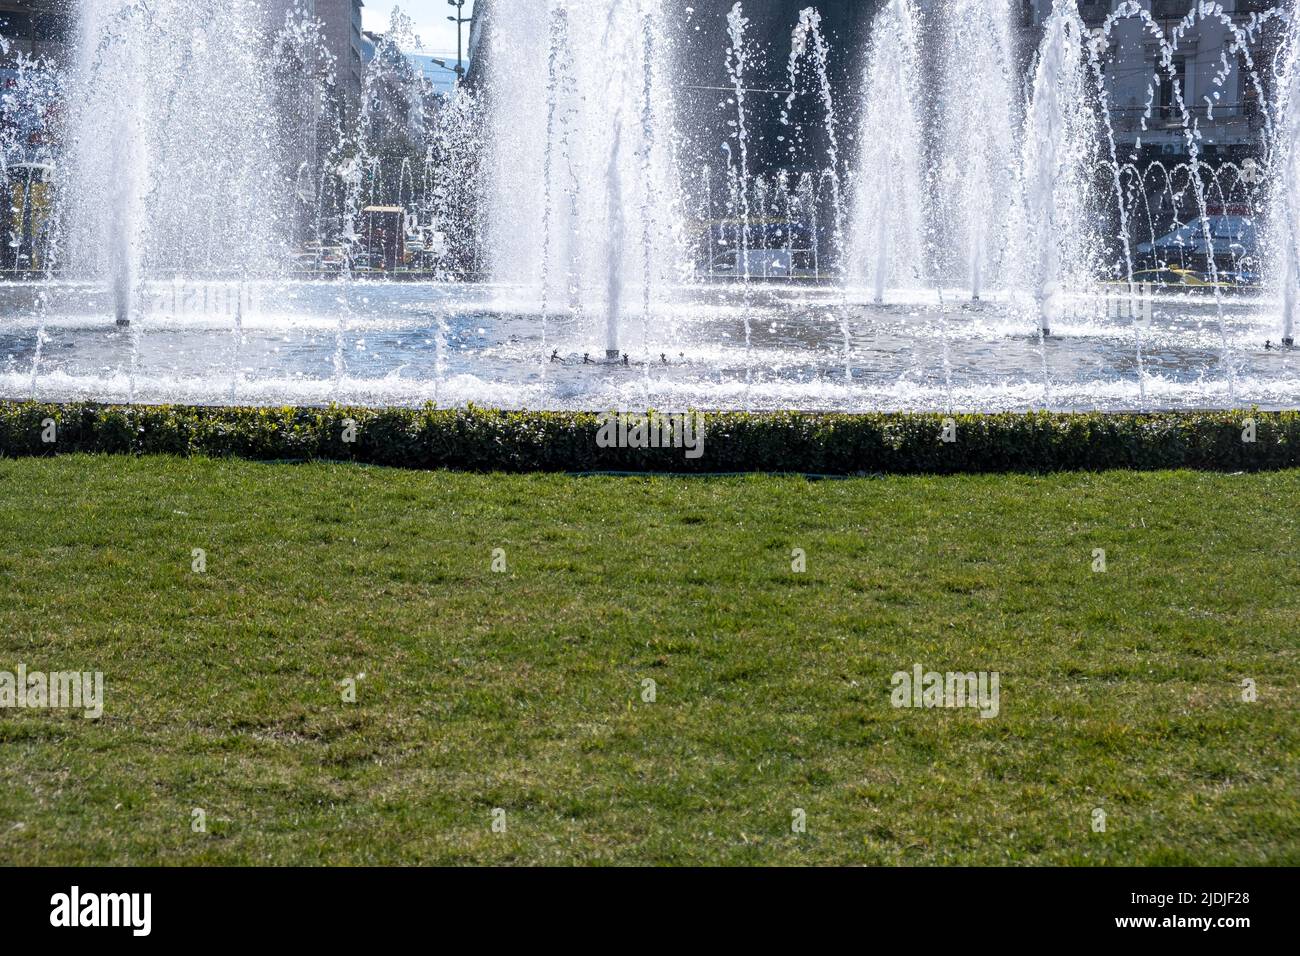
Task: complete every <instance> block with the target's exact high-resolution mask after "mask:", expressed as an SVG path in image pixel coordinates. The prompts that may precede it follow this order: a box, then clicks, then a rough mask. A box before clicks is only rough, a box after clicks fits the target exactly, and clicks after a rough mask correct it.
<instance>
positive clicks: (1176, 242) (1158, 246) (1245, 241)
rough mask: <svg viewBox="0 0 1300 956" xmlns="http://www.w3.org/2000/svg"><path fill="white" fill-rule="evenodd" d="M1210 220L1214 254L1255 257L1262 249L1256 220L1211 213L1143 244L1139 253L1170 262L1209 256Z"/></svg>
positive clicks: (1136, 250) (1138, 249)
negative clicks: (1206, 238)
mask: <svg viewBox="0 0 1300 956" xmlns="http://www.w3.org/2000/svg"><path fill="white" fill-rule="evenodd" d="M1207 222H1208V223H1209V227H1210V242H1211V243H1212V245H1213V248H1214V255H1215V256H1216V257H1218V256H1231V257H1232V258H1233V259H1242V258H1244V257H1246V256H1254V255H1255V253H1256V252H1257V251H1258V249H1259V238H1258V235H1257V233H1256V231H1255V223H1254V221H1253V220H1250V219H1247V218H1246V217H1245V216H1208V217H1205V218H1199V217H1198V218H1196V219H1193V220H1192V221H1191V222H1189V223H1187V224H1186V225H1183V226H1179V227H1178V228H1177V229H1175V230H1174V231H1173V232H1171V233H1168V234H1167V235H1164V236H1161V237H1160V238H1159V239H1157V240H1156V241H1155V242H1154V243H1150V242H1143V243H1139V244H1138V245H1137V246H1136V247H1135V249H1134V251H1135V252H1137V253H1138V255H1143V256H1155V257H1156V258H1158V259H1162V260H1165V261H1169V260H1170V259H1178V258H1180V257H1182V256H1205V254H1206V249H1207V246H1206V242H1205V226H1206V223H1207Z"/></svg>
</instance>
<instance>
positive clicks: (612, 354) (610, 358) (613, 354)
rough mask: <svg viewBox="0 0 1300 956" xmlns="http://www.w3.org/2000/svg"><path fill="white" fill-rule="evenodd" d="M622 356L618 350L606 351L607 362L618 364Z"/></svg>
mask: <svg viewBox="0 0 1300 956" xmlns="http://www.w3.org/2000/svg"><path fill="white" fill-rule="evenodd" d="M622 354H623V353H622V352H620V351H619V350H618V349H605V360H606V361H607V362H617V361H618V360H619V357H620V356H621V355H622Z"/></svg>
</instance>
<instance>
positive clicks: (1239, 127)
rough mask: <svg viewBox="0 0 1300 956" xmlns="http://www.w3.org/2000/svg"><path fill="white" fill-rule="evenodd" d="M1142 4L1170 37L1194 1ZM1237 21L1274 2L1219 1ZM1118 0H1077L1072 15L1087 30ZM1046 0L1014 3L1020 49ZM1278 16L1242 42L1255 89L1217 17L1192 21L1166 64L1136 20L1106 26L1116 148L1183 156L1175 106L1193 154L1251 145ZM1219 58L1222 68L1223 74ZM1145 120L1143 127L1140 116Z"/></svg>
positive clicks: (1238, 151) (1043, 14)
mask: <svg viewBox="0 0 1300 956" xmlns="http://www.w3.org/2000/svg"><path fill="white" fill-rule="evenodd" d="M1139 2H1140V3H1141V4H1142V6H1143V8H1144V9H1146V10H1148V11H1149V12H1150V13H1151V15H1152V17H1153V18H1154V19H1155V20H1156V21H1157V22H1158V23H1159V24H1160V26H1161V27H1162V28H1163V30H1164V31H1165V33H1166V34H1167V35H1169V34H1172V33H1173V32H1174V30H1175V28H1177V26H1178V24H1179V21H1181V20H1182V19H1183V18H1184V17H1185V16H1187V14H1188V12H1189V11H1190V10H1191V9H1192V8H1193V6H1194V0H1139ZM1219 2H1220V3H1221V5H1222V7H1223V10H1224V11H1225V12H1226V13H1229V14H1231V16H1232V20H1233V22H1234V24H1235V25H1237V26H1239V27H1240V26H1244V25H1246V24H1248V23H1249V22H1250V20H1251V18H1252V17H1254V16H1256V15H1257V14H1260V13H1263V12H1265V11H1267V10H1270V9H1272V8H1274V7H1276V6H1278V0H1219ZM1119 5H1120V4H1119V0H1080V3H1079V13H1080V15H1081V16H1082V17H1083V20H1084V22H1085V23H1086V24H1087V25H1088V26H1089V27H1091V28H1092V29H1094V30H1095V29H1098V28H1099V27H1101V25H1102V23H1103V22H1104V21H1105V19H1106V18H1107V17H1108V16H1110V15H1111V14H1112V13H1114V12H1115V9H1116V7H1118V6H1119ZM1051 10H1052V0H1022V3H1021V26H1022V29H1023V30H1024V34H1025V41H1026V47H1027V48H1028V49H1029V50H1030V51H1032V50H1033V49H1034V48H1035V47H1036V46H1037V44H1038V39H1039V37H1040V35H1041V30H1042V26H1043V23H1044V21H1045V20H1046V19H1047V18H1048V16H1049V15H1050V14H1051ZM1280 26H1281V23H1280V21H1274V23H1273V24H1271V25H1270V28H1265V29H1262V30H1260V31H1259V36H1258V38H1257V40H1256V42H1255V43H1254V44H1252V45H1251V47H1250V56H1251V58H1252V60H1253V61H1254V64H1255V67H1256V70H1255V73H1256V75H1257V76H1258V78H1259V83H1260V86H1259V87H1256V85H1255V82H1254V80H1253V79H1252V77H1251V73H1250V71H1249V69H1248V67H1247V61H1246V57H1245V56H1244V55H1243V54H1242V53H1241V52H1240V51H1233V50H1232V49H1231V47H1232V45H1233V36H1232V32H1231V30H1230V29H1229V28H1228V27H1227V26H1225V25H1224V24H1223V23H1221V22H1219V21H1218V19H1217V18H1213V17H1211V18H1206V19H1202V20H1198V22H1196V24H1195V25H1194V26H1192V27H1191V28H1190V29H1189V30H1188V31H1187V32H1186V34H1185V35H1184V36H1183V37H1182V39H1181V40H1180V41H1179V44H1178V49H1177V51H1176V53H1175V55H1174V59H1173V69H1172V71H1170V70H1165V69H1163V68H1162V66H1161V55H1162V54H1161V48H1160V45H1159V43H1158V42H1157V40H1156V39H1155V38H1154V37H1152V36H1151V34H1150V32H1149V31H1148V30H1146V29H1145V27H1144V24H1143V23H1142V21H1141V20H1140V19H1138V18H1136V17H1129V18H1126V19H1124V20H1121V21H1117V22H1116V23H1115V25H1114V26H1113V27H1112V29H1111V33H1110V39H1109V46H1108V48H1107V49H1106V51H1105V56H1106V75H1107V89H1108V92H1109V95H1110V111H1111V117H1112V125H1113V126H1114V130H1115V138H1116V142H1117V144H1118V145H1120V146H1121V147H1123V148H1125V149H1127V150H1128V151H1129V152H1130V153H1131V154H1140V155H1141V156H1142V157H1143V158H1146V159H1154V158H1161V157H1178V156H1185V155H1186V154H1187V151H1188V144H1187V136H1186V133H1185V131H1184V121H1183V111H1182V110H1181V109H1180V108H1179V105H1178V95H1177V94H1179V93H1180V94H1181V98H1182V102H1183V105H1184V106H1185V107H1186V108H1187V110H1188V111H1189V112H1191V113H1193V115H1194V117H1195V119H1196V123H1197V127H1198V128H1199V130H1200V134H1201V138H1200V149H1201V158H1202V159H1205V160H1207V161H1211V162H1213V161H1216V160H1219V159H1233V158H1240V157H1242V156H1243V155H1245V154H1249V153H1252V152H1254V151H1256V150H1257V149H1258V148H1259V143H1260V139H1261V134H1262V131H1263V127H1264V115H1263V110H1262V109H1261V97H1260V89H1261V88H1262V90H1263V93H1264V97H1263V100H1264V101H1267V100H1268V99H1269V98H1271V96H1272V95H1273V90H1272V83H1271V75H1272V69H1271V67H1272V59H1273V56H1274V55H1275V53H1276V52H1277V48H1278V43H1279V41H1280V30H1278V29H1273V28H1271V27H1280ZM1225 63H1226V64H1227V66H1228V67H1229V69H1228V71H1227V75H1226V76H1223V75H1222V74H1223V72H1224V68H1225ZM1144 116H1145V117H1147V118H1146V122H1145V127H1146V128H1145V129H1144V128H1143V126H1144V123H1143V118H1144Z"/></svg>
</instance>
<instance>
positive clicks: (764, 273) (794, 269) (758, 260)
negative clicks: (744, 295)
mask: <svg viewBox="0 0 1300 956" xmlns="http://www.w3.org/2000/svg"><path fill="white" fill-rule="evenodd" d="M738 262H739V263H740V267H739V268H738V267H737V263H738ZM746 264H748V266H749V269H748V273H746V270H745V268H744V267H745V265H746ZM709 274H710V275H712V276H714V277H718V278H729V279H734V278H742V277H744V276H745V275H746V274H748V276H749V278H750V279H811V278H814V277H815V276H816V274H817V273H816V270H814V269H813V262H812V250H811V249H793V250H788V251H787V250H785V249H749V250H746V252H745V256H744V258H742V257H741V255H740V253H739V252H738V251H737V250H735V249H732V250H731V251H729V252H723V253H721V254H719V255H718V256H716V257H715V258H714V260H713V268H712V270H711V271H710V273H709Z"/></svg>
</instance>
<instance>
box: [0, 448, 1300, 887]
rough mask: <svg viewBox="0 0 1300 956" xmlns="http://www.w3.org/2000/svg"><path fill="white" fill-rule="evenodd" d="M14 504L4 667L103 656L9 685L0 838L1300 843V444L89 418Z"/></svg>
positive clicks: (1242, 848)
mask: <svg viewBox="0 0 1300 956" xmlns="http://www.w3.org/2000/svg"><path fill="white" fill-rule="evenodd" d="M0 539H2V540H3V547H2V548H0V585H2V587H3V589H2V591H0V670H7V671H11V672H12V671H15V670H16V668H17V665H18V664H19V663H23V664H25V665H26V667H27V669H28V670H29V671H32V670H37V669H46V670H67V669H78V670H90V671H95V670H98V671H102V672H103V673H104V679H105V682H106V685H107V701H106V705H105V712H104V716H103V718H102V719H101V720H99V721H92V720H87V719H85V718H83V717H82V716H81V715H80V714H79V713H76V714H72V713H68V712H66V711H50V710H45V711H41V710H14V709H7V710H0V773H2V774H3V781H4V786H3V787H0V863H18V864H61V863H77V864H80V863H117V864H124V863H136V864H144V863H164V864H198V863H205V864H233V863H279V864H290V863H297V864H316V863H340V864H342V863H349V864H350V863H725V864H777V863H780V864H791V863H841V864H856V863H865V864H898V863H921V864H933V863H965V864H1000V863H1054V864H1064V863H1098V864H1103V863H1104V864H1138V863H1146V864H1172V863H1188V864H1211V863H1214V864H1225V863H1273V864H1282V863H1288V864H1291V865H1295V864H1300V777H1298V776H1297V760H1296V756H1297V750H1298V749H1300V747H1298V745H1300V722H1298V721H1297V700H1298V695H1300V653H1298V651H1300V587H1298V585H1300V472H1289V473H1272V474H1258V475H1216V474H1191V473H1153V474H1135V473H1109V474H1102V475H1058V476H1053V477H1047V478H1030V477H967V478H943V479H924V478H889V479H884V480H855V481H847V482H823V483H809V482H806V481H804V480H802V479H793V478H762V477H754V478H737V479H681V478H678V479H672V478H662V479H646V480H641V479H614V478H585V479H583V478H566V477H560V476H549V477H533V476H521V477H500V476H474V475H457V474H445V473H436V474H422V473H413V472H396V471H386V470H382V469H374V468H362V467H353V466H340V465H332V466H331V465H311V466H290V465H261V464H250V463H242V462H213V461H182V460H172V459H164V458H146V459H133V458H129V457H111V458H94V457H85V456H73V457H66V458H57V459H28V460H21V461H12V460H10V461H0ZM195 548H202V549H204V550H205V551H206V554H207V571H206V573H203V574H199V573H194V572H193V571H192V568H191V562H192V557H191V555H192V551H193V549H195ZM496 548H501V549H504V551H505V560H506V564H507V571H506V573H494V572H493V571H492V568H491V564H492V552H493V549H496ZM794 548H801V549H803V550H804V551H805V552H806V555H807V571H806V573H803V574H798V573H794V572H793V571H792V570H791V552H792V549H794ZM1097 548H1101V549H1105V551H1106V563H1107V570H1106V572H1105V573H1095V572H1094V571H1093V570H1092V565H1093V550H1094V549H1097ZM915 663H920V664H922V665H923V666H924V667H925V668H927V669H933V670H938V671H996V672H998V673H999V675H1000V681H1001V695H1000V713H999V715H998V716H997V717H995V718H992V719H982V718H981V717H980V716H979V715H978V714H977V713H976V712H975V711H973V710H969V709H966V710H947V709H929V710H927V709H895V708H894V707H892V706H891V703H890V691H891V683H890V680H891V675H892V674H893V673H894V672H895V671H900V670H905V671H910V670H911V668H912V665H913V664H915ZM360 674H364V675H365V676H364V678H361V679H360V680H359V681H357V701H356V702H355V703H345V702H344V701H343V700H342V694H343V690H342V687H341V682H342V681H343V680H344V679H345V678H347V677H349V676H350V675H351V676H356V675H360ZM647 678H649V679H652V680H654V681H655V682H656V699H655V700H654V701H653V702H645V701H643V699H642V695H643V683H642V682H643V681H644V680H645V679H647ZM1244 678H1251V679H1253V680H1255V681H1256V683H1257V687H1258V700H1257V701H1255V702H1254V703H1247V702H1244V701H1243V700H1242V688H1241V686H1240V685H1241V682H1242V680H1243V679H1244ZM196 808H200V809H203V810H204V811H205V813H206V820H207V826H206V832H198V833H196V832H194V831H193V829H192V827H191V820H192V816H191V814H192V811H193V810H194V809H196ZM496 808H501V809H503V810H504V811H505V821H506V829H505V832H504V833H499V832H493V829H492V822H493V811H494V809H496ZM797 808H798V809H803V810H804V811H806V815H807V829H806V832H804V833H794V832H792V827H791V821H792V814H793V812H794V811H795V810H796V809H797ZM1095 808H1101V809H1103V810H1104V811H1105V812H1106V814H1107V819H1106V830H1105V832H1094V831H1093V828H1092V812H1093V810H1094V809H1095Z"/></svg>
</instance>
